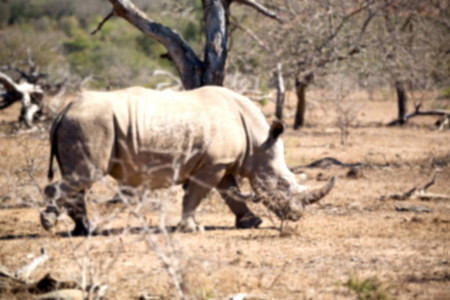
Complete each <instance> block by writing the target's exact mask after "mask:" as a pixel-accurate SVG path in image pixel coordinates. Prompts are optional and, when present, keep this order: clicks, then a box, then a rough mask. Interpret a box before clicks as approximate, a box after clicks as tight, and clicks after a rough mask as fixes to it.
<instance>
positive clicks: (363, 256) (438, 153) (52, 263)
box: [0, 92, 450, 299]
mask: <svg viewBox="0 0 450 300" xmlns="http://www.w3.org/2000/svg"><path fill="white" fill-rule="evenodd" d="M326 95H327V93H321V92H312V93H311V99H312V100H311V102H310V103H309V107H308V109H309V110H308V115H307V120H308V125H307V126H306V127H305V128H303V129H301V130H300V131H293V130H292V129H289V130H288V131H287V133H286V134H285V135H284V137H283V140H284V142H285V148H286V149H285V155H286V162H287V164H288V166H289V167H291V168H294V169H295V170H296V171H297V172H301V171H302V172H304V173H305V174H306V177H307V180H306V181H304V182H303V184H305V185H311V186H312V185H320V184H323V182H322V181H323V180H326V179H327V178H330V177H331V176H333V175H336V176H337V183H336V187H335V188H334V189H333V191H332V192H331V193H330V195H328V196H327V197H326V198H325V199H323V200H322V201H321V203H320V204H319V205H312V206H310V207H308V208H307V210H306V214H305V216H304V218H303V219H302V220H300V221H299V222H297V223H288V224H285V225H284V226H285V228H284V230H283V232H281V233H280V231H279V226H280V224H279V222H278V221H277V220H276V219H274V217H273V216H272V215H271V214H270V213H268V212H267V210H266V209H265V208H264V207H262V206H260V205H256V204H252V209H253V210H254V211H255V212H257V213H258V214H259V215H261V216H262V217H263V219H264V223H263V225H262V226H261V228H259V229H252V230H236V229H234V227H233V225H234V217H233V215H232V214H231V213H230V212H229V211H228V208H227V207H226V206H225V205H224V204H223V203H222V200H221V199H220V197H219V196H217V194H216V193H211V195H209V196H208V198H207V199H205V200H204V201H203V202H202V204H201V206H200V208H199V211H198V221H200V222H201V223H202V224H203V225H204V226H205V229H206V230H205V232H204V233H197V234H180V233H169V234H164V233H161V232H158V233H151V232H150V233H149V232H148V231H146V230H144V228H147V229H157V228H158V224H160V220H161V219H162V220H164V222H166V224H167V225H168V226H169V229H170V228H171V227H170V226H174V225H176V223H177V222H178V219H179V217H180V210H181V203H180V202H181V195H182V191H181V189H175V190H172V191H158V192H153V193H150V194H148V195H147V196H146V197H145V198H146V199H147V200H146V202H145V203H136V202H133V203H132V207H133V208H135V209H138V210H139V216H140V217H141V218H140V219H137V218H136V217H134V216H133V215H132V214H131V213H130V210H129V209H127V208H124V206H123V205H122V204H115V205H107V204H105V200H107V199H109V197H111V196H112V195H113V194H114V183H113V182H112V181H111V180H109V179H106V180H105V181H104V182H101V183H98V184H96V186H95V187H94V189H93V191H92V192H91V194H90V198H92V199H95V201H91V202H90V206H89V209H90V217H91V219H92V220H93V221H94V222H96V223H97V224H99V226H100V228H101V230H102V231H101V232H102V233H104V234H102V235H98V236H93V237H89V238H69V237H67V234H66V231H67V229H68V228H69V229H70V227H71V224H70V221H68V220H67V219H66V218H63V220H60V222H59V225H58V227H57V228H56V231H55V232H54V233H53V234H52V233H46V232H44V231H43V229H42V228H41V227H40V224H39V209H40V206H41V204H42V196H41V194H40V189H42V188H43V187H44V186H45V184H46V178H45V176H46V169H47V167H48V141H47V134H46V132H45V131H42V132H33V133H23V134H20V135H17V134H13V135H11V134H8V130H9V128H11V126H10V125H9V124H10V123H8V122H11V120H13V119H14V116H15V115H18V109H19V107H16V106H15V107H12V108H10V109H9V110H8V111H4V112H2V113H0V122H1V128H2V131H3V133H2V134H1V135H0V140H1V143H0V157H1V160H0V169H1V170H2V171H1V173H0V197H1V199H2V200H1V201H2V202H1V204H0V205H1V208H2V209H0V265H3V266H5V267H7V268H8V269H10V270H12V271H15V270H17V269H18V268H20V267H22V266H24V265H26V264H28V263H29V262H31V261H32V260H33V258H35V257H37V256H39V255H40V248H41V247H45V248H46V250H47V253H48V256H49V259H48V260H47V261H46V262H45V263H44V264H42V265H41V266H40V267H38V269H37V270H36V271H35V272H34V273H32V275H31V276H30V278H29V279H30V281H35V280H38V279H40V278H42V277H43V276H44V275H45V274H47V273H51V275H52V276H53V277H55V278H57V279H59V280H74V281H77V282H78V283H79V284H81V285H83V284H84V285H93V284H95V285H99V286H102V285H107V287H108V289H107V294H106V297H107V299H138V298H139V297H140V296H141V295H147V296H148V297H150V296H153V297H154V299H176V298H177V297H178V293H177V291H176V289H175V288H174V281H176V282H178V283H179V284H180V286H181V290H182V292H183V293H184V294H185V295H186V297H187V298H189V299H210V298H214V299H222V298H224V297H226V296H229V295H236V294H238V293H245V294H246V295H247V297H246V298H245V299H355V298H357V296H358V294H357V292H355V291H354V290H355V289H357V288H355V287H354V286H355V285H357V284H354V285H352V286H351V288H349V285H347V284H346V283H347V282H348V281H349V280H350V279H353V280H354V282H359V283H361V282H363V281H364V280H366V279H368V278H375V280H376V282H377V283H378V285H377V284H374V286H372V287H373V288H374V289H376V293H378V295H385V296H386V299H392V298H396V299H450V284H449V283H450V247H449V246H450V200H430V201H421V200H418V199H412V200H411V199H410V200H405V201H395V200H391V199H385V200H382V199H380V197H381V196H383V195H388V194H392V193H400V192H406V191H408V190H410V189H411V188H413V187H420V186H423V185H424V184H425V183H427V182H429V181H430V180H431V179H432V178H433V176H434V175H435V174H436V180H435V183H434V185H432V186H431V187H430V188H429V189H428V190H427V191H428V192H429V193H435V194H443V195H450V169H449V164H450V132H449V131H448V130H444V131H437V130H436V128H435V127H434V126H433V124H434V121H435V120H436V119H435V118H425V117H422V118H416V119H412V120H411V121H410V122H409V123H408V124H407V125H406V126H404V127H402V128H388V127H385V126H384V124H386V123H387V122H389V121H391V120H392V119H394V118H395V116H396V105H395V99H394V98H392V97H388V99H384V98H383V97H382V96H380V95H378V96H375V97H372V98H373V100H371V101H369V100H368V98H369V97H368V95H366V94H365V93H354V94H352V97H349V99H347V100H346V101H345V102H342V103H340V104H339V105H341V106H346V107H350V108H353V110H352V111H350V112H348V114H352V115H351V117H352V118H351V119H352V121H351V122H350V124H349V126H348V127H345V126H344V127H345V128H344V127H343V126H341V127H339V126H336V120H337V108H336V107H337V104H336V103H334V102H332V101H324V100H323V99H325V98H326ZM428 99H433V97H429V98H428ZM294 104H295V103H294V102H293V99H288V100H287V107H286V110H285V116H287V119H286V121H287V123H288V124H292V119H291V118H292V116H293V110H292V109H290V107H293V106H294ZM436 105H439V106H440V107H443V106H444V107H445V106H447V107H448V106H449V103H443V102H442V100H441V102H439V103H436V101H435V100H427V101H425V102H424V106H425V107H429V108H430V107H431V108H432V107H435V106H436ZM262 110H263V111H264V113H265V114H266V115H268V116H270V115H271V114H272V113H273V111H274V107H273V104H272V103H269V104H267V105H265V106H263V107H262ZM341 111H342V110H341ZM269 118H270V117H269ZM344 129H347V130H348V132H349V133H348V136H347V137H346V138H345V139H344V141H345V143H344V144H342V143H341V140H342V138H341V133H342V131H343V130H344ZM324 157H333V158H336V159H338V160H340V161H341V162H343V163H346V164H350V163H361V164H362V166H360V167H358V168H357V169H358V176H356V177H348V176H347V173H348V172H349V170H350V167H348V166H329V167H323V168H306V167H301V166H304V165H306V164H309V163H311V162H313V161H315V160H318V159H321V158H324ZM299 166H300V167H299ZM299 178H300V176H299ZM243 185H244V186H245V182H244V183H243ZM23 204H26V205H28V207H25V208H24V207H22V206H23ZM396 206H397V207H399V206H401V207H407V206H420V207H424V208H428V209H429V210H430V212H400V211H397V210H396ZM161 212H164V214H162V213H161ZM108 232H109V233H108ZM107 233H108V234H107ZM166 262H167V263H168V264H167V263H166ZM172 271H173V273H170V272H172ZM173 274H175V275H173ZM174 278H175V280H174ZM360 295H361V296H362V297H363V296H367V294H363V293H362V292H361V294H360ZM11 297H14V295H11V294H0V298H1V299H10V298H11ZM16 297H17V298H18V299H20V295H16ZM149 299H150V298H149ZM152 299H153V298H152ZM367 299H376V298H367ZM380 299H381V298H380Z"/></svg>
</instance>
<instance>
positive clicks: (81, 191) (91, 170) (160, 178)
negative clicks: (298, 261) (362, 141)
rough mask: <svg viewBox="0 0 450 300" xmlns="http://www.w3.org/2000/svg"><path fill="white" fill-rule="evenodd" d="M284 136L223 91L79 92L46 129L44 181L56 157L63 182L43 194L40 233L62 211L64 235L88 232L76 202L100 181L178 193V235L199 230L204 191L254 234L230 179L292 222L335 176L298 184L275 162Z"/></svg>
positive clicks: (248, 104) (253, 219)
mask: <svg viewBox="0 0 450 300" xmlns="http://www.w3.org/2000/svg"><path fill="white" fill-rule="evenodd" d="M284 130H285V125H284V123H282V122H281V121H274V122H273V123H272V125H271V126H269V125H268V123H267V122H266V120H265V118H264V116H263V114H262V113H261V111H260V110H259V108H258V107H257V106H256V105H255V104H254V103H253V102H252V101H250V100H249V99H248V98H246V97H244V96H241V95H239V94H237V93H235V92H233V91H231V90H229V89H226V88H223V87H213V86H208V87H202V88H199V89H196V90H191V91H182V92H171V91H163V92H161V91H155V90H150V89H145V88H142V87H131V88H127V89H123V90H118V91H111V92H84V93H83V94H82V96H81V97H80V99H77V100H75V101H73V102H71V103H70V104H69V105H68V106H67V107H66V108H65V109H64V110H63V111H62V112H61V113H60V114H59V115H58V116H57V117H56V119H55V120H54V122H53V124H52V127H51V130H50V142H51V154H50V166H49V174H48V175H49V176H48V177H49V180H50V181H51V180H52V178H53V168H52V162H53V158H54V157H56V160H57V162H58V165H59V169H60V172H61V176H62V178H61V179H60V180H59V181H56V182H53V183H51V184H49V185H47V186H46V188H45V190H44V194H45V197H46V201H47V204H48V205H47V208H46V210H45V211H42V212H41V224H42V225H43V227H44V228H45V229H46V230H48V229H50V228H51V227H52V226H54V224H55V216H56V217H57V216H58V215H59V213H60V212H62V211H63V210H62V208H63V207H64V210H65V211H66V212H67V214H68V215H69V216H70V217H71V218H72V219H73V221H74V222H75V228H74V230H73V231H72V234H73V235H86V234H88V233H89V232H90V231H92V230H93V228H92V225H91V224H90V223H89V220H88V217H87V214H86V205H85V200H84V198H85V197H84V196H85V193H86V191H87V190H88V189H89V188H90V187H91V185H92V184H93V183H94V182H96V181H98V180H100V179H101V178H103V177H104V176H105V175H107V174H109V175H111V176H112V177H113V178H115V179H116V180H117V181H118V182H119V184H121V185H126V186H132V187H137V186H141V185H145V187H148V188H150V189H159V188H166V187H170V186H172V185H174V184H183V185H184V187H185V194H184V197H183V202H182V217H181V221H180V222H179V224H178V227H177V228H179V230H180V231H187V232H193V231H197V230H201V225H200V224H198V223H197V222H196V221H195V219H194V212H195V209H196V208H197V206H198V205H199V204H200V202H201V200H202V199H203V198H204V197H205V196H206V195H207V194H208V193H209V192H210V191H211V190H212V189H213V188H215V189H217V191H218V192H219V193H220V195H221V196H222V197H223V198H224V200H225V202H226V204H227V205H228V207H229V208H230V209H231V211H232V212H233V213H234V214H235V217H236V223H235V224H236V227H237V228H250V227H258V226H259V225H260V224H261V222H262V220H261V219H260V218H259V217H258V216H256V215H255V214H254V213H253V212H252V211H251V210H250V209H249V208H248V206H247V204H246V202H245V199H246V198H248V197H247V196H246V195H243V194H242V193H241V192H240V190H239V187H238V184H237V181H236V178H238V177H241V178H248V180H249V182H250V185H251V188H252V190H253V192H252V196H251V198H252V199H253V201H255V202H257V201H260V202H262V203H263V204H264V205H266V206H267V207H268V208H269V209H270V210H271V211H273V212H274V213H275V214H276V215H277V216H278V217H279V218H280V219H287V220H292V221H297V220H299V219H300V217H301V215H302V212H303V209H304V206H305V205H307V204H310V203H314V202H316V201H318V200H319V199H321V198H322V197H324V196H325V195H326V194H327V193H328V192H329V191H330V190H331V189H332V187H333V185H334V177H333V178H332V179H331V180H330V181H329V182H328V183H326V184H325V185H324V186H322V187H319V188H309V189H307V188H306V187H304V186H301V185H299V184H298V183H297V182H296V181H295V178H294V175H293V174H292V173H291V172H290V171H289V169H288V168H287V167H286V164H285V161H284V154H283V143H282V141H281V139H280V135H281V134H282V133H283V131H284Z"/></svg>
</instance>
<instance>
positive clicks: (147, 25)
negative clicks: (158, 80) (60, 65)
mask: <svg viewBox="0 0 450 300" xmlns="http://www.w3.org/2000/svg"><path fill="white" fill-rule="evenodd" d="M109 2H111V4H112V6H113V9H112V11H111V13H110V14H108V15H107V16H106V17H105V18H104V20H103V21H102V22H101V23H100V24H99V26H98V27H97V29H96V30H95V31H94V32H93V33H95V32H96V31H98V30H100V29H101V27H102V25H103V24H104V23H105V22H106V21H107V20H108V19H109V18H111V16H113V15H116V16H119V17H121V18H124V19H125V20H127V21H128V22H129V23H131V24H132V25H133V26H135V27H136V28H138V29H139V30H140V31H142V32H143V33H144V34H146V35H147V36H148V37H150V38H153V39H155V40H156V41H158V42H159V43H161V44H162V45H163V46H164V47H165V48H166V50H167V54H166V55H164V58H168V59H170V60H171V61H172V62H173V63H174V65H175V67H176V68H177V70H178V73H179V75H180V78H181V81H182V83H183V87H184V88H185V89H186V90H190V89H194V88H198V87H201V86H204V85H223V82H224V78H225V65H226V60H227V54H228V49H227V42H228V38H229V16H230V5H231V4H232V3H233V2H237V3H240V4H244V5H247V6H250V7H252V8H254V9H256V10H257V11H258V12H260V13H262V14H263V15H265V16H267V17H269V18H273V19H278V18H277V15H276V14H275V13H273V12H272V11H270V10H268V9H267V8H266V7H264V6H263V5H261V4H259V3H257V2H255V1H253V0H221V1H219V0H202V5H203V21H204V28H205V36H206V43H205V48H204V57H203V59H201V58H199V57H198V56H197V55H196V54H195V52H194V51H193V50H192V48H191V47H190V46H189V45H188V44H187V43H186V41H185V40H184V39H183V38H182V37H181V36H180V35H178V34H177V33H175V32H174V31H173V30H172V29H170V28H168V27H166V26H164V25H162V24H159V23H157V22H155V21H153V20H152V19H150V18H149V17H148V16H147V15H146V14H145V13H144V12H142V11H141V10H139V9H138V8H137V7H136V6H135V5H134V4H133V3H132V1H131V0H109Z"/></svg>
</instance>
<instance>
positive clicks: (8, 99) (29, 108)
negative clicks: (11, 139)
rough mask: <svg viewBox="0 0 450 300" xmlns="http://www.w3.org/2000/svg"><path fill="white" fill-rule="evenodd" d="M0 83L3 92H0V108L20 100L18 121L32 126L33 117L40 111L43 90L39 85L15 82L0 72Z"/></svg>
mask: <svg viewBox="0 0 450 300" xmlns="http://www.w3.org/2000/svg"><path fill="white" fill-rule="evenodd" d="M0 84H1V85H3V88H4V92H3V93H1V94H0V109H5V108H7V107H9V106H11V105H12V104H13V103H15V102H17V101H20V102H21V103H22V108H21V110H20V116H19V121H23V122H25V124H26V125H27V126H28V127H32V125H33V119H34V118H35V116H37V115H39V113H40V112H42V106H43V103H42V99H43V97H44V91H43V90H42V89H41V87H40V86H39V85H35V84H30V83H28V82H23V81H22V82H20V83H16V82H14V80H12V79H11V77H9V76H8V75H6V74H5V73H2V72H0Z"/></svg>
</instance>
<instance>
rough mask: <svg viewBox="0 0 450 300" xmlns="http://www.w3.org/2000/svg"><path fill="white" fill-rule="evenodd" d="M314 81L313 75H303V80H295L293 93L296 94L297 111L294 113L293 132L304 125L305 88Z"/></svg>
mask: <svg viewBox="0 0 450 300" xmlns="http://www.w3.org/2000/svg"><path fill="white" fill-rule="evenodd" d="M313 79H314V74H313V73H308V74H306V75H305V77H304V78H303V80H301V81H300V80H299V79H298V77H297V78H296V79H295V92H296V94H297V111H296V112H295V120H294V130H297V129H298V128H300V127H303V126H304V125H305V112H306V88H307V87H308V85H309V84H310V83H311V81H312V80H313Z"/></svg>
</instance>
